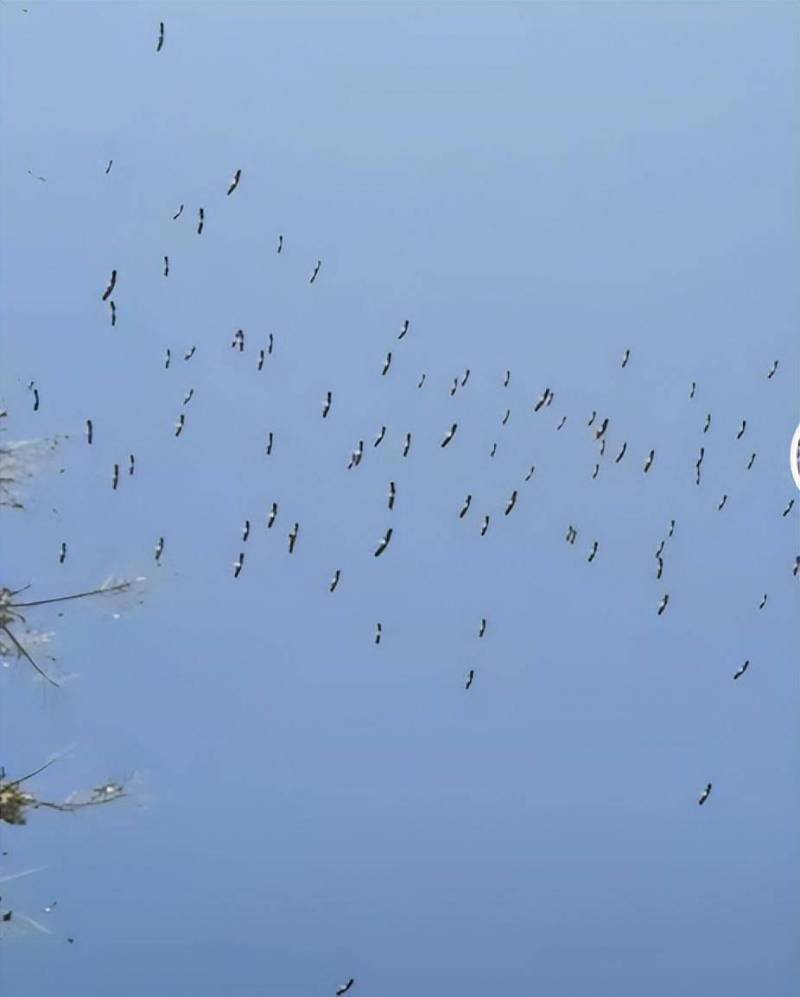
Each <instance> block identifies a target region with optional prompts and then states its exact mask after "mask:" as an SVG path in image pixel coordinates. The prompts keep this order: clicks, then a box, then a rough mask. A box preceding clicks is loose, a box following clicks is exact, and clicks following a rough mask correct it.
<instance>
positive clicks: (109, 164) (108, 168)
mask: <svg viewBox="0 0 800 997" xmlns="http://www.w3.org/2000/svg"><path fill="white" fill-rule="evenodd" d="M113 163H114V160H113V159H109V161H108V166H106V171H105V175H106V176H108V174H109V173H110V172H111V167H112V165H113Z"/></svg>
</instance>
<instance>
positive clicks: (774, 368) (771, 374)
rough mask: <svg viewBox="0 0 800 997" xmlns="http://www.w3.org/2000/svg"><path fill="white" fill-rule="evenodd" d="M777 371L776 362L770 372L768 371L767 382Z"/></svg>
mask: <svg viewBox="0 0 800 997" xmlns="http://www.w3.org/2000/svg"><path fill="white" fill-rule="evenodd" d="M777 369H778V361H777V360H776V361H775V362H774V363H773V365H772V370H770V372H769V374H767V379H768V380H772V377H773V375H774V374H775V371H776V370H777Z"/></svg>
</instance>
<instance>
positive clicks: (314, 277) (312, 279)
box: [308, 260, 322, 284]
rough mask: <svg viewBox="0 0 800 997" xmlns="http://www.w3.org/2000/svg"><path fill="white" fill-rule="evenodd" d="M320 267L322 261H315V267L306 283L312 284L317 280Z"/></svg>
mask: <svg viewBox="0 0 800 997" xmlns="http://www.w3.org/2000/svg"><path fill="white" fill-rule="evenodd" d="M321 266H322V260H317V265H316V266H315V267H314V272H313V273H312V274H311V276H310V277H309V280H308V283H309V284H313V283H314V281H315V280H316V279H317V274H318V273H319V268H320V267H321Z"/></svg>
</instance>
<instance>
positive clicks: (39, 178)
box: [28, 170, 108, 183]
mask: <svg viewBox="0 0 800 997" xmlns="http://www.w3.org/2000/svg"><path fill="white" fill-rule="evenodd" d="M106 172H108V171H106ZM28 173H29V175H30V176H32V177H33V179H34V180H41V182H42V183H47V177H40V176H37V174H36V173H34V172H33V170H28Z"/></svg>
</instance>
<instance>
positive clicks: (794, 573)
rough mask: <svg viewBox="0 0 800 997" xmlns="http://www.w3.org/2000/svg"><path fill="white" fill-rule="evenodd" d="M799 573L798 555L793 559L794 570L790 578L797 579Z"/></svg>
mask: <svg viewBox="0 0 800 997" xmlns="http://www.w3.org/2000/svg"><path fill="white" fill-rule="evenodd" d="M798 572H800V555H798V556H797V557H795V559H794V568H793V569H792V576H793V577H794V578H797V574H798Z"/></svg>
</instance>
